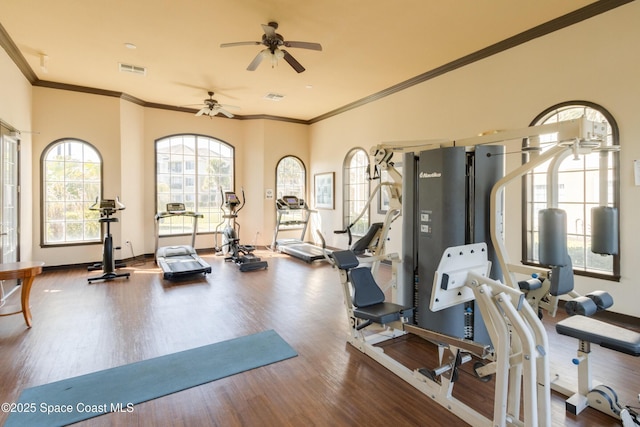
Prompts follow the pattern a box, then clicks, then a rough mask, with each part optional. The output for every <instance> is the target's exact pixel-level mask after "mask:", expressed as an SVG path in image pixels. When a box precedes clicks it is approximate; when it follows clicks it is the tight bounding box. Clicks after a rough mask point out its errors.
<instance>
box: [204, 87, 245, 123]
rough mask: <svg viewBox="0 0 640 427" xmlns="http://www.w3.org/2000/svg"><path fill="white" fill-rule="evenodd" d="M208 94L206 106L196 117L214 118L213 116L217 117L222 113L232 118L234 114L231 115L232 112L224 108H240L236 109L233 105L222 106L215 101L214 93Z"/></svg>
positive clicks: (205, 101)
mask: <svg viewBox="0 0 640 427" xmlns="http://www.w3.org/2000/svg"><path fill="white" fill-rule="evenodd" d="M208 93H209V99H205V100H204V103H205V106H204V107H202V108H201V109H200V110H199V111H198V112H197V113H196V116H202V115H205V116H210V117H213V116H215V115H217V114H218V113H222V114H224V115H225V116H227V117H229V118H232V117H233V114H231V113H230V112H228V111H227V110H225V109H224V108H223V107H227V108H238V107H234V106H232V105H224V104H220V103H218V101H216V100H215V99H213V92H211V91H209V92H208Z"/></svg>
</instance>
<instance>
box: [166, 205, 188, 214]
mask: <svg viewBox="0 0 640 427" xmlns="http://www.w3.org/2000/svg"><path fill="white" fill-rule="evenodd" d="M184 211H186V209H185V207H184V203H167V212H169V213H174V214H175V213H182V212H184Z"/></svg>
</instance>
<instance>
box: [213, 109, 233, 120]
mask: <svg viewBox="0 0 640 427" xmlns="http://www.w3.org/2000/svg"><path fill="white" fill-rule="evenodd" d="M217 110H218V113H222V114H224V115H225V116H227V117H229V118H230V119H231V118H233V114H231V113H230V112H228V111H227V110H225V109H224V108H220V107H218V108H217Z"/></svg>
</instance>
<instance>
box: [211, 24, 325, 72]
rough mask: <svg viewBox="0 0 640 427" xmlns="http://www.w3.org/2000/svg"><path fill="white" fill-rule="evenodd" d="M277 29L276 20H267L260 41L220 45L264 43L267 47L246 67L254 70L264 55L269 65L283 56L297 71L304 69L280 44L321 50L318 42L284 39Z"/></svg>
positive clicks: (272, 64) (223, 45)
mask: <svg viewBox="0 0 640 427" xmlns="http://www.w3.org/2000/svg"><path fill="white" fill-rule="evenodd" d="M277 29H278V23H277V22H269V23H268V24H266V25H265V24H262V30H263V31H264V34H263V35H262V41H259V42H235V43H222V44H221V45H220V47H232V46H244V45H260V44H262V45H265V46H266V47H267V48H266V49H263V50H262V51H260V52H259V53H258V55H257V56H256V57H255V58H253V61H251V63H250V64H249V66H248V67H247V70H249V71H254V70H255V69H256V68H258V65H260V63H261V62H262V60H263V59H264V58H266V57H268V58H269V59H271V66H272V67H273V66H274V65H276V64H277V62H278V59H282V58H284V60H285V61H287V62H288V63H289V65H291V67H293V69H294V70H296V71H297V72H298V73H301V72H303V71H304V70H305V68H304V67H303V66H302V64H300V63H299V62H298V61H297V60H296V59H295V58H294V57H293V56H291V54H290V53H289V52H287V51H286V50H284V49H280V47H281V46H284V47H294V48H301V49H311V50H322V46H321V45H320V43H311V42H292V41H285V40H284V37H282V36H281V35H280V34H278V33H276V30H277Z"/></svg>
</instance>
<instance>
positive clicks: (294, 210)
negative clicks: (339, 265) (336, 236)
mask: <svg viewBox="0 0 640 427" xmlns="http://www.w3.org/2000/svg"><path fill="white" fill-rule="evenodd" d="M276 210H277V218H276V228H275V231H274V233H273V241H272V242H271V249H272V250H277V251H278V252H282V253H285V254H287V255H291V256H292V257H295V258H298V259H301V260H303V261H305V262H308V263H312V262H314V261H318V260H325V259H326V258H325V253H326V252H329V253H330V252H331V251H330V250H329V249H326V248H325V249H324V250H323V248H322V247H320V246H317V245H314V244H312V243H308V242H305V241H304V237H305V235H306V234H307V228H308V226H309V221H310V219H311V214H313V213H314V211H312V210H311V209H309V207H308V206H307V203H306V202H305V201H304V199H300V198H298V197H297V196H284V197H282V198H281V199H278V200H276ZM296 228H300V229H301V233H300V238H299V239H278V234H279V233H280V231H283V230H290V229H296Z"/></svg>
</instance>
